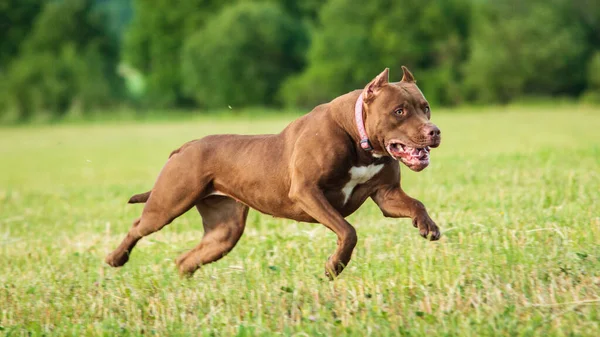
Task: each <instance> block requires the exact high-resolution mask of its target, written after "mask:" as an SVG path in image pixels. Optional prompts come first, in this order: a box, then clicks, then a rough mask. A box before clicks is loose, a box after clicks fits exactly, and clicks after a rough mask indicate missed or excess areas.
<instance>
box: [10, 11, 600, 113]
mask: <svg viewBox="0 0 600 337" xmlns="http://www.w3.org/2000/svg"><path fill="white" fill-rule="evenodd" d="M75 7H78V8H80V9H76V8H75ZM244 13H245V14H244ZM246 16H247V17H248V20H247V21H246V20H245V19H242V17H244V18H245V17H246ZM63 18H64V19H65V20H63ZM236 18H237V21H236ZM88 35H89V37H90V38H89V39H88V38H87V36H88ZM599 46H600V2H598V1H592V0H531V1H521V0H502V1H492V0H372V1H366V2H361V3H359V2H356V1H354V0H325V1H320V0H305V1H295V0H53V1H42V0H5V1H0V119H6V118H4V117H6V114H7V112H12V113H13V115H16V116H18V118H21V119H22V120H26V119H27V118H29V117H28V116H30V115H35V114H38V113H51V114H52V115H54V116H62V115H64V114H65V113H66V111H67V110H73V109H74V108H76V109H75V110H81V111H82V112H87V111H89V110H93V109H99V108H102V107H105V106H107V105H115V104H119V105H121V104H122V105H126V106H127V105H128V106H133V107H135V108H136V110H137V111H138V112H139V113H144V112H145V111H147V110H148V108H165V107H167V108H175V109H188V108H210V107H213V106H220V107H222V106H223V105H224V104H226V105H231V104H233V105H235V106H236V107H244V106H246V107H248V106H269V107H270V108H279V107H281V105H283V104H285V105H288V106H290V107H295V108H296V107H303V108H311V107H313V106H314V105H316V104H319V103H323V102H327V101H329V100H331V99H332V98H334V97H336V96H337V95H339V94H343V93H345V92H348V91H350V90H353V89H356V88H361V87H363V86H364V85H365V84H366V83H367V82H368V81H369V80H370V79H371V78H373V77H374V76H375V75H376V74H377V73H379V72H380V71H381V70H382V69H383V68H384V67H389V68H390V69H391V71H392V80H394V79H395V80H398V79H399V77H400V71H399V69H400V66H401V65H406V66H408V67H409V68H410V69H411V70H412V71H413V72H414V74H415V75H416V77H417V80H418V83H419V86H420V88H421V89H422V91H423V92H424V93H425V94H426V96H427V98H428V100H429V101H431V102H432V104H434V105H458V104H465V103H466V104H470V103H484V104H485V103H508V102H511V101H514V100H523V99H528V97H555V96H562V97H569V98H570V99H578V98H581V99H583V100H585V101H587V102H597V101H598V99H596V98H594V97H598V96H599V94H598V91H599V89H598V88H597V87H596V85H595V84H594V83H595V80H594V79H595V78H596V77H597V76H598V75H597V73H598V67H597V65H596V64H597V61H596V58H597V56H595V55H597V53H598V50H599V49H598V48H599ZM221 50H222V51H221ZM115 69H118V71H117V72H118V75H117V74H116V73H115ZM234 77H237V78H236V79H239V81H238V80H234ZM206 79H209V81H206ZM123 80H124V81H125V82H126V83H127V85H126V86H125V87H126V88H128V89H130V90H124V89H123V87H124V85H123V83H122V82H123ZM250 83H251V84H250ZM209 86H211V87H210V88H209ZM124 91H128V95H125V94H124ZM209 92H210V93H209ZM49 95H50V96H52V97H50V96H49ZM3 115H4V117H2V116H3Z"/></svg>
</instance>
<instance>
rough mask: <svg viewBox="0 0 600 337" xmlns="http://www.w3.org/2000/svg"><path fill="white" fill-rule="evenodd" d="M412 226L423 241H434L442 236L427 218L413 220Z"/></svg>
mask: <svg viewBox="0 0 600 337" xmlns="http://www.w3.org/2000/svg"><path fill="white" fill-rule="evenodd" d="M413 226H415V227H416V228H418V229H419V234H420V235H421V236H422V237H423V238H425V239H429V240H431V241H436V240H439V239H440V237H441V236H442V233H441V232H440V229H439V228H438V226H437V225H436V224H435V222H433V220H431V218H430V217H429V216H424V217H416V218H414V219H413Z"/></svg>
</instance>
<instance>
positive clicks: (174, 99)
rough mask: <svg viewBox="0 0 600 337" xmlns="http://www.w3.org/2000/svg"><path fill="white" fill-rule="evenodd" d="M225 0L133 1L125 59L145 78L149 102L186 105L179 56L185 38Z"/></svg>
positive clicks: (158, 104)
mask: <svg viewBox="0 0 600 337" xmlns="http://www.w3.org/2000/svg"><path fill="white" fill-rule="evenodd" d="M228 3H229V1H225V0H134V13H135V14H134V17H133V21H132V22H131V24H130V26H129V29H128V30H127V32H126V36H125V41H124V46H123V59H124V61H125V62H127V63H128V64H130V65H131V66H133V67H134V68H136V69H138V70H139V71H141V72H142V73H143V74H144V75H145V76H146V83H147V90H146V97H145V99H146V101H147V102H148V103H150V104H152V105H154V106H159V107H173V106H178V105H182V104H185V103H186V96H185V94H184V93H183V91H182V78H181V66H180V55H181V48H182V46H183V42H184V41H185V39H186V38H187V37H188V36H189V35H190V34H192V33H194V32H196V31H198V30H199V29H201V28H202V27H203V26H204V23H205V22H206V20H207V19H208V18H209V17H211V16H213V15H215V13H216V12H218V10H219V9H220V8H221V7H223V6H225V5H226V4H228Z"/></svg>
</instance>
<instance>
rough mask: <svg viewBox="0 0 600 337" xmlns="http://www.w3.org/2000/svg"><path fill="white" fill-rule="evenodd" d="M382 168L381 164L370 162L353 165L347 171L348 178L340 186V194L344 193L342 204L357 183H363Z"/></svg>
mask: <svg viewBox="0 0 600 337" xmlns="http://www.w3.org/2000/svg"><path fill="white" fill-rule="evenodd" d="M382 168H383V164H379V165H375V164H371V165H369V166H353V167H351V168H350V171H348V174H349V175H350V180H349V181H348V182H347V183H346V185H344V187H342V194H343V195H344V205H345V204H346V203H347V202H348V200H349V199H350V196H352V191H354V188H356V186H357V185H360V184H364V183H366V182H367V181H369V180H371V179H372V178H373V177H374V176H375V175H377V173H379V171H381V169H382Z"/></svg>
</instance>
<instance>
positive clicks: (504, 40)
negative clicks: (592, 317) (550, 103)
mask: <svg viewBox="0 0 600 337" xmlns="http://www.w3.org/2000/svg"><path fill="white" fill-rule="evenodd" d="M548 2H549V1H547V0H535V1H527V2H524V1H520V0H507V1H501V2H491V3H489V4H487V5H486V6H484V7H482V8H481V9H480V12H479V13H478V15H476V16H475V18H476V19H475V23H474V25H473V33H472V37H471V38H472V45H471V56H470V58H469V60H468V62H467V64H466V72H467V74H466V77H467V78H466V82H467V85H468V89H469V90H470V91H471V92H472V94H473V95H474V97H473V98H475V99H477V100H479V101H482V102H508V101H510V100H512V99H514V98H517V97H520V96H523V95H543V94H547V95H556V94H563V95H569V94H570V95H578V94H579V93H581V91H582V89H583V87H584V86H585V76H586V74H585V70H586V69H585V64H586V57H587V55H588V53H589V50H588V49H589V46H588V45H587V44H586V41H585V40H586V36H585V30H584V27H582V25H581V24H580V23H579V21H578V20H577V19H576V15H575V14H574V13H573V11H572V10H571V7H570V5H571V0H552V1H550V2H551V5H549V4H548Z"/></svg>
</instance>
